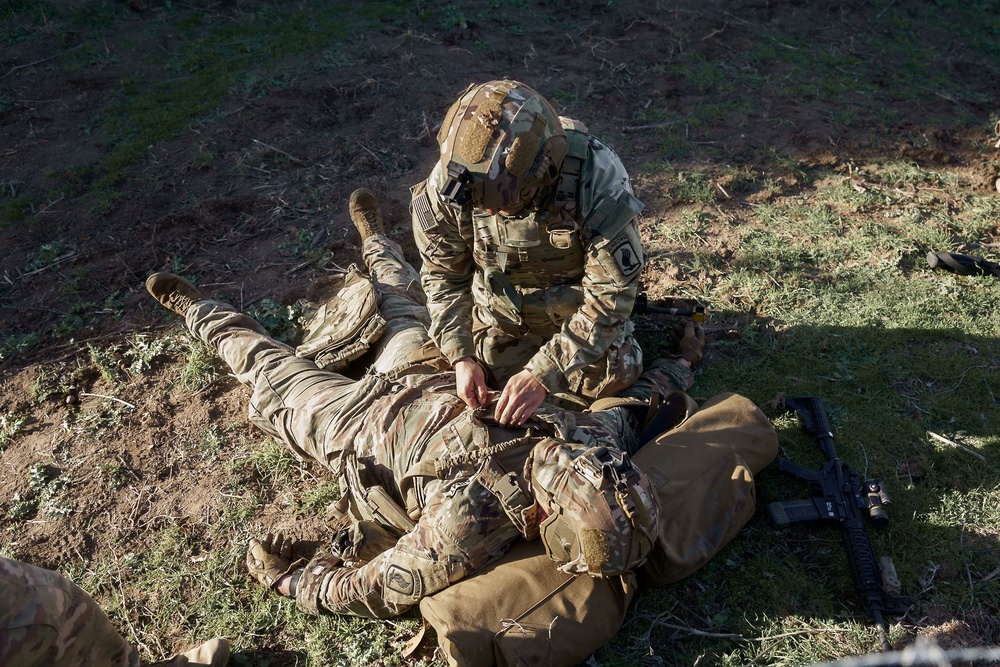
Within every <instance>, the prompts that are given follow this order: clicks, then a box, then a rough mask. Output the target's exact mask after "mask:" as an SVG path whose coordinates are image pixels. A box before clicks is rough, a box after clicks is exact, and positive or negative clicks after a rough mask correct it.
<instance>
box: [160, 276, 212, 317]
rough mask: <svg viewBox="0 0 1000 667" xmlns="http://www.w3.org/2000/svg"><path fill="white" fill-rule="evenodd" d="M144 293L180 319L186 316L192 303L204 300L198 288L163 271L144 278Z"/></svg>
mask: <svg viewBox="0 0 1000 667" xmlns="http://www.w3.org/2000/svg"><path fill="white" fill-rule="evenodd" d="M146 291H147V292H149V293H150V294H152V295H153V298H154V299H156V300H157V301H159V302H160V304H161V305H162V306H163V307H164V308H166V309H168V310H172V311H174V312H175V313H177V314H178V315H180V316H181V317H184V316H185V315H187V310H188V308H190V307H191V304H192V303H194V302H195V301H203V300H204V299H205V297H204V296H202V293H201V292H199V291H198V288H197V287H195V286H194V285H192V284H191V283H190V282H188V281H187V280H184V279H183V278H181V277H180V276H177V275H174V274H173V273H167V272H165V271H161V272H159V273H154V274H153V275H151V276H150V277H149V278H146Z"/></svg>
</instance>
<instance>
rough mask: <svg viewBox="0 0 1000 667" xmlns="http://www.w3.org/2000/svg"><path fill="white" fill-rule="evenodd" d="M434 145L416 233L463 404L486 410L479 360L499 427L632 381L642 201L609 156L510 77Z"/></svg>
mask: <svg viewBox="0 0 1000 667" xmlns="http://www.w3.org/2000/svg"><path fill="white" fill-rule="evenodd" d="M438 143H439V144H440V148H441V154H440V159H439V160H438V162H437V164H435V165H434V168H433V169H432V171H431V173H430V175H429V176H428V178H427V180H426V181H425V182H422V183H420V184H418V185H417V186H415V187H414V188H413V200H412V210H413V233H414V238H415V240H416V242H417V247H418V248H419V250H420V256H421V258H422V260H423V267H422V269H421V276H422V279H423V285H424V290H425V292H426V294H427V304H428V308H429V309H430V314H431V321H432V325H431V328H430V331H431V336H432V337H433V339H434V342H435V343H437V344H438V346H439V347H440V348H441V351H442V352H443V353H444V356H446V357H447V358H448V360H449V361H451V362H453V363H454V364H455V372H456V376H457V379H458V395H459V396H460V397H461V398H462V399H464V400H465V401H466V403H468V405H469V406H470V407H478V406H479V405H483V404H485V403H486V391H487V378H486V377H485V375H484V372H483V368H482V367H481V366H480V364H482V365H483V366H485V368H486V369H487V371H488V372H489V373H490V374H491V375H492V379H493V381H494V382H495V383H496V384H497V386H498V387H502V389H503V391H502V393H501V395H500V398H499V400H498V406H497V417H498V419H499V421H500V423H501V424H522V423H524V421H525V420H526V419H527V418H528V417H529V416H530V415H531V414H532V413H533V412H534V410H535V409H536V408H537V407H538V405H539V404H541V402H542V400H543V399H544V398H545V397H546V395H548V396H552V395H554V394H558V393H569V394H574V395H576V396H578V397H580V398H582V399H584V400H585V401H586V402H587V403H589V402H590V401H592V400H593V399H595V398H600V397H603V396H613V395H615V394H617V393H618V392H619V391H621V390H622V389H624V388H625V387H628V386H629V385H630V384H632V382H634V381H635V380H636V378H637V377H638V376H639V373H640V372H641V371H642V351H641V349H640V348H639V344H638V343H637V342H636V340H635V338H634V337H633V335H632V331H633V326H632V322H631V321H630V320H629V316H630V314H631V313H632V308H633V305H634V304H635V298H636V289H637V286H638V283H639V276H640V274H641V273H642V267H643V265H644V263H645V261H646V257H645V252H644V251H643V248H642V242H641V240H640V238H639V230H638V227H637V226H636V217H637V215H638V213H639V212H640V211H641V210H642V203H641V202H639V200H638V199H636V198H635V197H634V196H633V195H632V187H631V185H630V184H629V177H628V173H627V172H626V171H625V167H624V166H623V165H622V163H621V161H620V160H619V159H618V156H617V155H616V154H615V153H614V151H612V150H611V149H610V148H609V147H608V146H607V145H605V144H604V143H602V142H601V141H600V140H598V139H597V138H596V137H594V136H592V135H590V134H589V133H588V131H587V128H586V127H585V126H584V125H583V124H582V123H580V122H579V121H576V120H572V119H569V118H562V117H560V116H559V115H558V114H557V113H556V111H555V109H554V108H553V107H552V105H551V104H550V103H549V102H548V101H547V100H546V99H545V98H544V97H543V96H542V95H540V94H539V93H538V92H536V91H535V90H532V89H531V88H529V87H528V86H526V85H524V84H523V83H520V82H517V81H508V80H503V81H490V82H487V83H484V84H481V85H477V86H470V87H469V88H468V89H467V90H466V91H465V93H463V94H462V95H461V97H459V99H458V100H457V101H456V102H455V103H454V105H452V107H451V109H450V110H449V111H448V114H447V116H446V117H445V119H444V122H443V124H442V125H441V131H440V132H439V133H438ZM364 201H365V200H362V201H361V202H360V203H362V204H363V203H364Z"/></svg>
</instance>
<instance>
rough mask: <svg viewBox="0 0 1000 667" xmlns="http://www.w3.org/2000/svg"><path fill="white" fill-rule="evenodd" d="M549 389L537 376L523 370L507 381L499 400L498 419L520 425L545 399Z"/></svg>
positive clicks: (504, 422)
mask: <svg viewBox="0 0 1000 667" xmlns="http://www.w3.org/2000/svg"><path fill="white" fill-rule="evenodd" d="M546 394H548V391H547V390H546V389H545V387H544V386H542V383H541V382H539V381H538V380H536V379H535V376H534V375H532V374H531V373H530V372H528V371H521V372H520V373H518V374H517V375H515V376H514V377H512V378H511V379H510V380H508V381H507V384H506V386H504V388H503V391H502V392H501V393H500V400H499V401H497V409H496V413H495V416H496V420H497V421H498V422H500V424H501V425H503V426H520V425H521V424H523V423H524V422H525V421H527V419H528V417H530V416H531V415H533V414H535V410H537V409H538V406H539V405H541V404H542V401H544V400H545V396H546Z"/></svg>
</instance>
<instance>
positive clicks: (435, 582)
mask: <svg viewBox="0 0 1000 667" xmlns="http://www.w3.org/2000/svg"><path fill="white" fill-rule="evenodd" d="M460 481H463V480H450V481H446V480H435V481H433V482H431V483H429V484H428V485H427V487H426V488H427V491H428V496H427V503H426V505H425V507H424V510H423V513H422V514H421V516H420V519H419V520H418V521H417V525H416V526H415V527H414V528H413V529H412V530H410V532H408V533H406V534H405V535H403V536H402V537H401V538H399V541H398V542H397V543H396V545H395V546H394V547H393V548H391V549H389V550H387V551H384V552H382V553H381V554H379V555H378V556H376V557H375V558H374V559H373V560H371V561H369V562H368V563H366V564H365V565H363V566H361V567H358V568H345V567H341V566H340V560H339V559H338V558H336V557H334V556H330V555H319V556H317V557H315V558H313V560H312V561H310V562H309V564H308V565H306V567H305V568H304V570H303V572H302V575H301V577H300V579H299V581H298V584H297V587H296V594H295V599H296V603H297V605H298V607H299V609H301V610H302V611H305V612H308V613H313V614H317V613H320V612H321V611H323V612H332V613H335V614H350V615H354V616H366V617H375V618H386V617H390V616H397V615H399V614H402V613H404V612H405V611H406V610H407V609H409V608H411V607H412V606H413V605H415V604H417V603H419V602H420V600H421V598H423V597H424V596H426V595H432V594H434V593H436V592H438V591H440V590H441V589H443V588H445V587H446V586H448V585H450V584H452V583H454V582H456V581H458V580H460V579H463V578H465V577H466V576H468V575H470V574H472V573H473V572H475V571H476V570H479V569H480V568H482V567H483V566H484V565H486V564H487V563H488V562H490V561H491V560H492V559H493V558H495V557H497V556H500V555H502V554H503V553H504V552H505V551H506V549H507V546H508V545H509V544H510V543H511V542H512V541H513V540H515V539H516V538H517V537H518V536H519V535H520V533H518V531H517V529H516V528H514V525H513V524H512V523H511V522H510V520H509V519H508V518H507V516H506V515H505V514H504V513H503V511H502V510H501V509H500V508H499V506H498V503H497V501H496V498H495V497H494V496H493V495H492V494H491V493H490V492H489V491H488V490H486V489H485V488H484V487H483V486H482V485H481V484H479V483H478V482H476V481H473V482H471V483H468V484H465V485H464V486H462V485H461V484H459V483H458V482H460Z"/></svg>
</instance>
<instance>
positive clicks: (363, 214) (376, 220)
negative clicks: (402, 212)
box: [348, 188, 385, 243]
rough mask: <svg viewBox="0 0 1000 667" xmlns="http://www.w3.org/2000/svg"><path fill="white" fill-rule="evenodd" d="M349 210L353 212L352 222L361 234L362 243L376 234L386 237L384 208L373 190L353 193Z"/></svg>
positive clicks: (361, 189) (363, 189) (361, 190)
mask: <svg viewBox="0 0 1000 667" xmlns="http://www.w3.org/2000/svg"><path fill="white" fill-rule="evenodd" d="M348 210H350V212H351V222H353V223H354V226H355V227H356V228H357V230H358V233H360V234H361V241H362V243H363V242H364V240H365V239H367V238H368V237H369V236H374V235H376V234H379V235H382V236H385V224H384V223H383V222H382V207H381V206H380V205H379V203H378V199H376V198H375V195H374V194H372V191H371V190H367V189H365V188H360V189H358V190H355V191H354V192H352V193H351V202H350V204H349V205H348Z"/></svg>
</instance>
